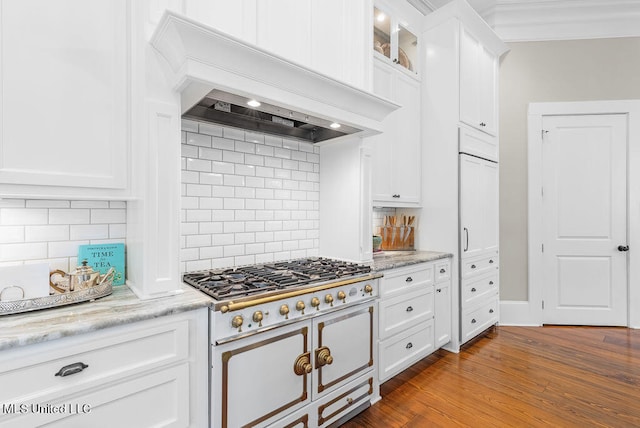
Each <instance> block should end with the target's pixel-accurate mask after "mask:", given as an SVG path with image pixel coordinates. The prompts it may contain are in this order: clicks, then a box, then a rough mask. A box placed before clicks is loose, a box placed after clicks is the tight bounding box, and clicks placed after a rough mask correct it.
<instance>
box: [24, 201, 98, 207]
mask: <svg viewBox="0 0 640 428" xmlns="http://www.w3.org/2000/svg"><path fill="white" fill-rule="evenodd" d="M105 203H106V204H107V205H108V204H109V203H108V202H105ZM25 206H26V208H69V207H70V206H71V202H70V201H57V200H56V201H47V200H45V199H41V200H38V199H34V200H27V201H26V205H25Z"/></svg>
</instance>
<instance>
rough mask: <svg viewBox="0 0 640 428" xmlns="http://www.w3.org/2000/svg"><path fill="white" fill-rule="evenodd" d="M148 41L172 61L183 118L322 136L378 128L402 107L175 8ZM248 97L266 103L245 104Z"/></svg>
mask: <svg viewBox="0 0 640 428" xmlns="http://www.w3.org/2000/svg"><path fill="white" fill-rule="evenodd" d="M150 43H151V45H152V46H153V47H154V48H155V49H156V51H157V52H158V53H159V54H160V56H161V57H162V58H164V60H165V61H166V65H168V67H166V68H165V69H166V71H167V75H168V78H169V79H170V80H171V81H172V82H173V83H174V89H175V90H176V91H178V92H180V94H181V104H182V114H183V117H185V118H190V119H195V120H201V121H210V122H215V123H222V124H225V125H229V126H235V127H242V128H245V129H254V130H256V131H260V132H265V133H271V134H278V135H287V136H291V137H295V138H298V139H301V140H304V141H310V142H314V143H317V142H323V141H328V140H333V139H336V138H341V137H344V136H347V135H358V136H362V137H365V136H368V135H374V134H378V133H380V132H382V129H381V126H382V125H381V121H382V120H383V119H384V118H385V117H386V116H387V115H388V114H389V113H391V112H392V111H394V110H396V109H397V108H399V107H400V106H399V105H398V104H396V103H394V102H392V101H390V100H387V99H384V98H381V97H379V96H377V95H375V94H373V93H371V92H367V91H364V90H362V89H360V88H356V87H354V86H351V85H349V84H347V83H344V82H341V81H338V80H336V79H333V78H331V77H329V76H326V75H324V74H321V73H318V72H317V71H315V70H312V69H310V68H308V67H306V66H303V65H300V64H296V63H293V62H291V61H288V60H286V59H284V58H282V57H280V56H277V55H274V54H273V53H271V52H268V51H265V50H264V49H262V48H260V47H258V46H255V45H252V44H250V43H247V42H245V41H242V40H240V39H237V38H235V37H232V36H230V35H228V34H226V33H223V32H221V31H219V30H217V29H215V28H212V27H209V26H206V25H204V24H202V23H200V22H197V21H194V20H192V19H190V18H187V17H184V16H182V15H179V14H176V13H174V12H170V11H166V12H165V14H164V16H163V17H162V19H161V20H160V22H159V23H158V26H157V27H156V30H155V32H154V34H153V35H152V37H151V41H150ZM248 99H256V100H258V101H260V103H261V104H262V105H261V106H260V107H257V108H252V109H247V108H246V101H247V100H248ZM224 103H227V104H229V106H228V107H227V106H225V107H224V108H221V106H222V105H224ZM216 104H218V106H219V108H218V109H216V108H215V105H216ZM225 110H228V111H225ZM274 118H275V119H274ZM334 122H336V123H339V124H340V127H339V128H338V129H332V128H331V127H330V124H331V123H334Z"/></svg>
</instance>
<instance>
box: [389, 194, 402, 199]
mask: <svg viewBox="0 0 640 428" xmlns="http://www.w3.org/2000/svg"><path fill="white" fill-rule="evenodd" d="M391 197H392V198H396V199H397V198H399V197H400V195H399V194H395V195H391Z"/></svg>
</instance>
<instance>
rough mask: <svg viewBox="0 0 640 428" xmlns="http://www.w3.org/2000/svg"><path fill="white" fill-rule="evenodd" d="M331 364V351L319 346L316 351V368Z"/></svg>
mask: <svg viewBox="0 0 640 428" xmlns="http://www.w3.org/2000/svg"><path fill="white" fill-rule="evenodd" d="M331 363H333V357H332V356H331V350H330V349H329V348H327V347H326V346H321V347H320V348H318V349H316V368H320V367H322V366H326V365H331Z"/></svg>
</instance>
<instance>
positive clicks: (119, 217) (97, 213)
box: [91, 209, 127, 224]
mask: <svg viewBox="0 0 640 428" xmlns="http://www.w3.org/2000/svg"><path fill="white" fill-rule="evenodd" d="M126 221H127V211H126V210H123V209H108V210H103V209H96V210H91V223H92V224H99V223H126Z"/></svg>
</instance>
